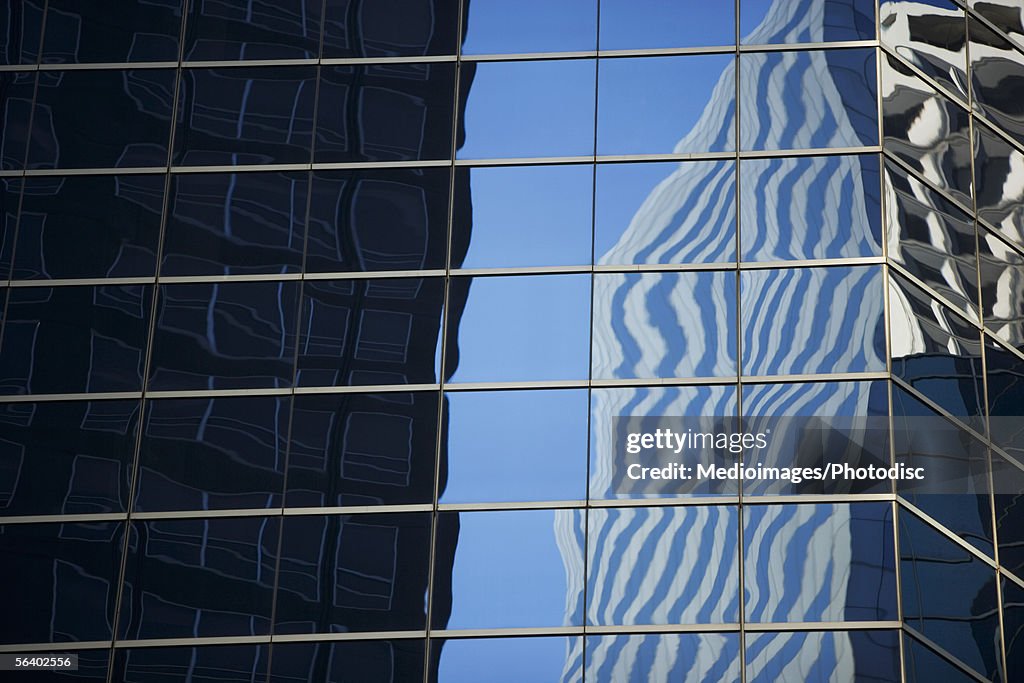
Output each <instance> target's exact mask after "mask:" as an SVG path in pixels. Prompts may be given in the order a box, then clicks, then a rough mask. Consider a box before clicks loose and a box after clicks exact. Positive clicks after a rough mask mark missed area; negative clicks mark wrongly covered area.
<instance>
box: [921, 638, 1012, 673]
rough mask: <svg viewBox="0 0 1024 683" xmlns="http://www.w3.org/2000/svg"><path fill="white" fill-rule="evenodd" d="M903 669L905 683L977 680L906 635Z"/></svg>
mask: <svg viewBox="0 0 1024 683" xmlns="http://www.w3.org/2000/svg"><path fill="white" fill-rule="evenodd" d="M903 667H904V670H905V673H906V681H907V683H932V681H949V683H974V681H976V680H977V679H976V678H974V677H973V676H971V675H970V674H968V673H967V672H965V671H962V670H961V669H959V668H958V667H956V666H954V665H953V664H951V663H950V662H949V660H947V659H945V658H943V657H941V656H940V655H938V654H936V653H935V652H934V651H933V650H930V649H928V648H927V647H925V646H924V645H922V644H921V643H920V642H919V641H918V640H917V639H916V638H912V637H911V636H909V635H906V634H904V635H903ZM1011 680H1012V679H1011Z"/></svg>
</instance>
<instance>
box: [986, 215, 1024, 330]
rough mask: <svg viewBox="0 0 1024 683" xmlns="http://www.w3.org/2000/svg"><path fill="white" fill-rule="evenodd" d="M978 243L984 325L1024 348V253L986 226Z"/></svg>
mask: <svg viewBox="0 0 1024 683" xmlns="http://www.w3.org/2000/svg"><path fill="white" fill-rule="evenodd" d="M978 247H979V257H980V263H981V309H982V315H983V316H984V318H985V326H986V327H988V329H990V330H991V331H992V332H993V333H994V334H995V335H996V336H997V337H999V338H1000V339H1002V340H1003V341H1004V342H1006V343H1007V344H1009V345H1010V346H1012V347H1014V348H1016V349H1024V254H1022V253H1021V252H1020V251H1018V250H1016V249H1014V248H1012V247H1010V246H1009V245H1007V244H1006V243H1005V242H1003V241H1002V240H1001V239H999V238H998V237H996V236H995V235H993V234H992V233H990V232H989V231H988V230H987V229H983V228H982V229H979V230H978Z"/></svg>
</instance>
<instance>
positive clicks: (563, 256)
mask: <svg viewBox="0 0 1024 683" xmlns="http://www.w3.org/2000/svg"><path fill="white" fill-rule="evenodd" d="M456 174H457V175H458V176H460V178H459V180H461V182H457V183H456V186H455V187H456V197H455V216H454V218H453V222H452V231H453V237H452V266H457V265H461V266H462V267H463V268H495V267H498V268H500V267H516V266H577V265H587V264H589V263H590V254H591V229H592V223H593V221H592V214H593V193H594V169H593V167H592V166H589V165H559V166H495V167H483V168H473V169H458V170H456Z"/></svg>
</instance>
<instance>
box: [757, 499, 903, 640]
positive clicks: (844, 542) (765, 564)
mask: <svg viewBox="0 0 1024 683" xmlns="http://www.w3.org/2000/svg"><path fill="white" fill-rule="evenodd" d="M743 547H744V554H743V561H744V569H745V571H744V573H743V580H744V590H745V594H746V600H745V604H746V611H747V620H748V621H752V622H804V621H807V622H814V621H886V620H895V619H896V618H897V617H898V613H897V608H896V555H895V552H894V542H893V523H892V506H891V505H890V504H889V503H877V504H860V505H752V506H750V507H748V508H746V510H745V513H744V517H743Z"/></svg>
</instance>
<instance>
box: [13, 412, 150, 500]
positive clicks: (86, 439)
mask: <svg viewBox="0 0 1024 683" xmlns="http://www.w3.org/2000/svg"><path fill="white" fill-rule="evenodd" d="M138 418H139V404H138V402H137V401H94V402H89V403H79V402H75V403H72V402H45V403H4V404H2V405H0V514H3V515H4V516H7V515H55V514H71V515H74V514H90V513H106V512H121V511H123V510H124V509H125V507H126V505H127V500H128V490H127V488H128V487H127V482H128V480H129V474H128V467H129V466H130V462H131V459H132V455H133V454H134V452H135V440H136V436H137V431H136V430H137V426H138Z"/></svg>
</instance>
